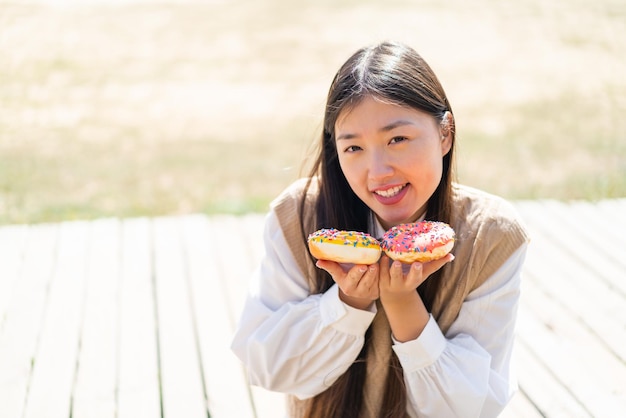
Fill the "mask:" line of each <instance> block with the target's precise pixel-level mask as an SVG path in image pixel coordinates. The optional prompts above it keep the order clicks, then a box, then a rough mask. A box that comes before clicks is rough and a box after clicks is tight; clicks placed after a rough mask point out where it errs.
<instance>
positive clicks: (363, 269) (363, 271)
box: [359, 266, 367, 273]
mask: <svg viewBox="0 0 626 418" xmlns="http://www.w3.org/2000/svg"><path fill="white" fill-rule="evenodd" d="M359 271H360V272H361V273H365V272H366V271H367V266H361V267H359Z"/></svg>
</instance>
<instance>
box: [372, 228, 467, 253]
mask: <svg viewBox="0 0 626 418" xmlns="http://www.w3.org/2000/svg"><path fill="white" fill-rule="evenodd" d="M454 241H455V233H454V230H453V229H452V228H451V227H450V225H448V224H446V223H444V222H432V221H422V222H417V223H409V224H400V225H397V226H394V227H393V228H391V229H390V230H388V231H387V232H385V235H383V238H382V242H381V247H382V249H383V251H385V254H387V255H388V256H389V258H391V259H393V260H400V261H401V262H403V263H414V262H416V261H417V262H420V263H425V262H428V261H433V260H437V259H440V258H442V257H445V255H446V254H448V253H449V252H450V251H451V250H452V247H454Z"/></svg>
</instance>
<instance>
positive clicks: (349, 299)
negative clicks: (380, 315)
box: [339, 289, 373, 310]
mask: <svg viewBox="0 0 626 418" xmlns="http://www.w3.org/2000/svg"><path fill="white" fill-rule="evenodd" d="M339 299H340V300H341V301H342V302H343V303H345V304H346V305H348V306H351V307H353V308H355V309H361V310H367V308H369V306H370V305H371V304H372V302H373V301H372V300H370V299H366V298H357V297H354V296H348V295H346V294H345V293H343V290H341V289H339Z"/></svg>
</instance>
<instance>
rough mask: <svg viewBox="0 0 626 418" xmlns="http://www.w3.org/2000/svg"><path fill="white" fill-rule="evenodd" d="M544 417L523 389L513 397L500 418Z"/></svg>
mask: <svg viewBox="0 0 626 418" xmlns="http://www.w3.org/2000/svg"><path fill="white" fill-rule="evenodd" d="M543 416H544V415H542V414H541V412H539V410H538V409H537V408H536V407H535V405H534V404H533V403H532V401H531V400H530V399H529V398H528V396H526V393H525V392H524V391H523V389H520V390H518V392H517V393H516V394H515V395H513V399H511V401H510V402H509V404H508V405H507V406H506V408H505V409H504V411H502V413H501V414H500V415H498V417H499V418H520V417H523V418H542V417H543Z"/></svg>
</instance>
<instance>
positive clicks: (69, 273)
mask: <svg viewBox="0 0 626 418" xmlns="http://www.w3.org/2000/svg"><path fill="white" fill-rule="evenodd" d="M516 205H517V207H518V208H519V210H520V212H521V214H522V215H523V217H524V218H525V220H526V222H527V224H528V226H529V228H530V230H531V233H532V239H533V241H532V243H531V247H530V250H529V254H528V259H527V263H526V266H525V278H524V282H523V283H524V284H523V297H522V306H521V311H520V317H519V338H518V344H517V351H516V359H517V363H518V369H519V372H518V373H519V382H520V391H519V393H518V394H517V396H516V397H515V398H514V401H513V402H512V404H511V405H510V407H509V408H508V410H507V411H506V412H505V414H504V416H506V417H541V416H546V417H615V416H623V415H624V414H626V250H625V248H626V199H620V200H611V201H602V202H598V203H586V202H576V203H570V204H563V203H558V202H555V201H540V202H517V203H516ZM261 229H262V216H260V215H253V216H244V217H232V216H213V217H207V216H202V215H197V216H182V217H164V218H153V219H145V218H141V219H128V220H118V219H102V220H96V221H91V222H67V223H60V224H46V225H31V226H27V225H16V226H5V227H0V257H1V258H0V417H2V418H57V417H58V418H69V417H72V418H81V417H90V418H91V417H110V418H114V417H115V418H143V417H155V418H158V417H164V418H182V417H184V418H195V417H203V418H206V417H209V416H210V417H211V418H247V417H257V418H280V417H281V416H282V413H283V411H284V405H283V398H282V397H281V395H279V394H274V393H269V392H267V391H264V390H262V389H259V388H254V387H252V388H251V387H249V386H248V385H247V384H246V381H245V375H244V373H243V371H242V369H241V367H240V365H239V363H238V360H237V359H236V358H235V357H234V355H232V354H231V352H230V350H229V347H228V346H229V342H230V338H231V335H232V332H233V327H234V324H235V321H236V318H237V316H238V313H239V311H240V309H241V306H242V302H243V298H244V296H245V293H246V287H247V285H246V282H247V280H248V278H249V276H250V273H251V270H252V269H253V268H254V266H255V264H256V263H257V261H258V260H259V257H260V256H261V249H260V248H259V247H258V244H259V243H260V240H261ZM218 239H219V240H224V241H225V243H224V244H225V245H224V247H218V246H217V241H218ZM224 248H241V249H242V251H244V253H245V254H246V256H245V257H241V256H236V257H233V256H232V255H230V254H228V253H226V252H225V251H224Z"/></svg>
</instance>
